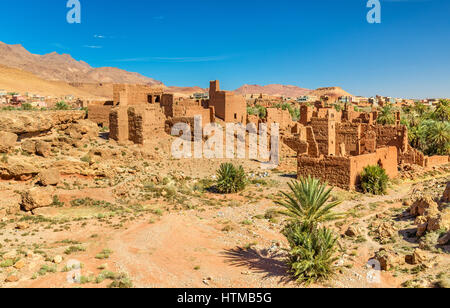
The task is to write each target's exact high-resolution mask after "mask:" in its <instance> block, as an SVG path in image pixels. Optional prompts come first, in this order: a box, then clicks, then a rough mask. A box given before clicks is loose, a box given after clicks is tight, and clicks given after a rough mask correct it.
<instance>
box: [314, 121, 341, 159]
mask: <svg viewBox="0 0 450 308" xmlns="http://www.w3.org/2000/svg"><path fill="white" fill-rule="evenodd" d="M310 125H311V127H312V129H313V131H314V138H315V140H316V142H317V145H318V147H319V153H320V154H322V155H327V156H328V155H336V122H335V121H333V120H330V119H327V118H325V119H321V118H312V119H311V123H310Z"/></svg>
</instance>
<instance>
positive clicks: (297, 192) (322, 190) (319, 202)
mask: <svg viewBox="0 0 450 308" xmlns="http://www.w3.org/2000/svg"><path fill="white" fill-rule="evenodd" d="M289 188H290V190H291V192H290V193H285V192H283V193H282V194H283V195H284V197H285V200H284V201H277V202H276V203H277V204H278V205H280V206H282V207H284V208H285V209H286V211H284V212H281V213H282V214H284V215H286V216H288V217H290V218H292V220H293V221H294V222H299V223H302V224H303V225H305V226H307V228H309V229H310V230H312V229H313V228H314V227H316V225H317V224H318V223H321V222H325V221H330V220H334V219H337V218H339V217H340V215H339V214H335V213H332V211H331V210H332V209H333V208H334V207H336V206H337V205H338V204H340V203H341V202H340V201H333V202H329V199H330V197H331V191H332V189H331V188H330V189H327V184H326V183H321V182H320V180H318V179H315V178H312V177H310V176H308V177H307V178H301V179H300V181H298V182H296V181H292V182H291V183H289Z"/></svg>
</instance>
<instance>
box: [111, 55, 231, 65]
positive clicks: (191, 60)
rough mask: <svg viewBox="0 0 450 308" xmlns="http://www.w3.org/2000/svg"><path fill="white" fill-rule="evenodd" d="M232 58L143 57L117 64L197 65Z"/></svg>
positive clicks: (120, 60)
mask: <svg viewBox="0 0 450 308" xmlns="http://www.w3.org/2000/svg"><path fill="white" fill-rule="evenodd" d="M229 58H230V56H206V57H143V58H128V59H118V60H115V61H116V62H169V63H195V62H213V61H222V60H226V59H229Z"/></svg>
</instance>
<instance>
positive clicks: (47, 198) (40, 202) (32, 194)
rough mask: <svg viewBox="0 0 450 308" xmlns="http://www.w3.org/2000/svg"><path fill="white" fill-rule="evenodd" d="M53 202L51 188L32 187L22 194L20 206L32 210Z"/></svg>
mask: <svg viewBox="0 0 450 308" xmlns="http://www.w3.org/2000/svg"><path fill="white" fill-rule="evenodd" d="M52 204H53V190H50V189H45V188H40V187H33V188H31V189H28V190H26V191H25V192H24V193H23V194H22V203H21V208H22V210H24V211H27V212H28V211H32V210H34V209H37V208H41V207H48V206H51V205H52Z"/></svg>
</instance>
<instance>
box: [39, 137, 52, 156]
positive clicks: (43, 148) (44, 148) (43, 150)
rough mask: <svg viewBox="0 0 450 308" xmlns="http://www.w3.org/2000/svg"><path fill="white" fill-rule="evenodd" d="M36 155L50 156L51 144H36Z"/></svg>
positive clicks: (40, 142)
mask: <svg viewBox="0 0 450 308" xmlns="http://www.w3.org/2000/svg"><path fill="white" fill-rule="evenodd" d="M36 154H38V155H40V156H42V157H49V156H50V155H51V154H52V147H51V144H50V143H48V142H45V141H42V140H39V141H37V142H36Z"/></svg>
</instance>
